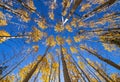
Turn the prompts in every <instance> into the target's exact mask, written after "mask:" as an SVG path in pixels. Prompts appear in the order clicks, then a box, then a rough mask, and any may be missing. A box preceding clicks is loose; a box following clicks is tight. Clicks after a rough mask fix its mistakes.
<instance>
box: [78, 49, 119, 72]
mask: <svg viewBox="0 0 120 82" xmlns="http://www.w3.org/2000/svg"><path fill="white" fill-rule="evenodd" d="M80 48H82V49H84V50H86V51H88V52H89V53H91V54H92V55H94V56H96V57H97V58H98V59H100V60H102V61H104V62H106V63H107V64H109V65H111V66H113V67H115V68H116V69H118V70H120V66H119V65H117V64H116V63H114V62H113V61H111V60H109V59H107V58H104V57H102V56H100V55H99V54H98V53H97V52H94V51H91V50H89V49H87V48H83V47H80Z"/></svg>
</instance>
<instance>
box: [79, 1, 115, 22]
mask: <svg viewBox="0 0 120 82" xmlns="http://www.w3.org/2000/svg"><path fill="white" fill-rule="evenodd" d="M115 1H116V0H109V1H107V2H105V3H103V4H101V5H100V6H98V7H97V8H95V9H94V10H93V11H91V12H89V13H87V14H85V15H84V16H83V17H82V18H81V19H80V20H82V19H85V18H88V17H90V16H91V15H93V14H94V13H96V12H100V11H101V10H102V9H103V8H105V7H107V6H108V7H109V6H111V5H112V4H113V3H115ZM100 9H101V10H100ZM80 20H78V21H80Z"/></svg>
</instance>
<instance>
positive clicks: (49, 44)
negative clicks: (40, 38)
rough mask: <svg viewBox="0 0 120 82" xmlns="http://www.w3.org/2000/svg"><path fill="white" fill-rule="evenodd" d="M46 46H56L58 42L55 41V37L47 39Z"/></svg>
mask: <svg viewBox="0 0 120 82" xmlns="http://www.w3.org/2000/svg"><path fill="white" fill-rule="evenodd" d="M46 45H48V46H55V45H56V41H55V40H54V36H50V37H48V38H47V40H46Z"/></svg>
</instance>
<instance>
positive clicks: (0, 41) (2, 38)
mask: <svg viewBox="0 0 120 82" xmlns="http://www.w3.org/2000/svg"><path fill="white" fill-rule="evenodd" d="M0 36H5V37H0V43H2V42H4V41H5V40H7V39H8V38H7V37H8V36H10V34H9V33H8V32H6V31H4V30H0Z"/></svg>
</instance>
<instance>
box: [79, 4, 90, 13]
mask: <svg viewBox="0 0 120 82" xmlns="http://www.w3.org/2000/svg"><path fill="white" fill-rule="evenodd" d="M90 7H91V5H90V4H89V3H87V4H84V5H82V7H81V10H80V11H82V12H83V11H85V10H87V9H88V8H90Z"/></svg>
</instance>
